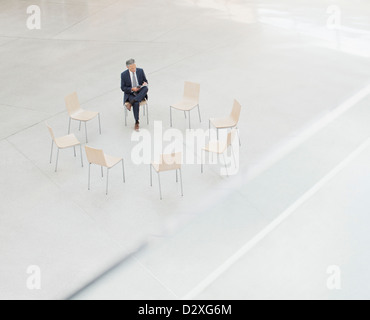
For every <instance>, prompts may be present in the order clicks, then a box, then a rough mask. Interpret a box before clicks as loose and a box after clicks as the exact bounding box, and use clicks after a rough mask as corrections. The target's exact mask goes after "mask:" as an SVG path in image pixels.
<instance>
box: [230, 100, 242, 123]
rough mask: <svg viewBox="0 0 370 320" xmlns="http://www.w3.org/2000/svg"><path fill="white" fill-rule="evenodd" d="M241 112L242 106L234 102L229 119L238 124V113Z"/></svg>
mask: <svg viewBox="0 0 370 320" xmlns="http://www.w3.org/2000/svg"><path fill="white" fill-rule="evenodd" d="M241 110H242V106H241V105H240V103H239V102H238V101H237V100H234V106H233V110H232V111H231V115H230V117H231V118H232V119H233V120H234V121H235V123H236V124H238V123H239V118H240V112H241Z"/></svg>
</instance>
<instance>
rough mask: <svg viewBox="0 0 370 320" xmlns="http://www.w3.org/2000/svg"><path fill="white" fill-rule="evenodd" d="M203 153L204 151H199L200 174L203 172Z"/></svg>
mask: <svg viewBox="0 0 370 320" xmlns="http://www.w3.org/2000/svg"><path fill="white" fill-rule="evenodd" d="M203 153H204V154H205V153H206V152H205V150H203V149H202V150H201V153H200V159H201V160H200V172H201V173H203V172H204V161H203V160H204V158H203Z"/></svg>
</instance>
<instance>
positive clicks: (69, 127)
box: [68, 117, 72, 134]
mask: <svg viewBox="0 0 370 320" xmlns="http://www.w3.org/2000/svg"><path fill="white" fill-rule="evenodd" d="M71 121H72V119H71V117H70V118H69V124H68V134H70V133H71Z"/></svg>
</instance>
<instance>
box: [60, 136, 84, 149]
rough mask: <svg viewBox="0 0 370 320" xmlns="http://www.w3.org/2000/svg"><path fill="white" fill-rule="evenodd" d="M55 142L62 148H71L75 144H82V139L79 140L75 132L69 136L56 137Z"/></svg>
mask: <svg viewBox="0 0 370 320" xmlns="http://www.w3.org/2000/svg"><path fill="white" fill-rule="evenodd" d="M55 144H56V145H57V146H58V148H60V149H65V148H70V147H74V146H78V145H80V144H81V143H80V141H78V140H77V138H76V136H75V135H74V134H70V135H68V136H64V137H60V138H56V139H55Z"/></svg>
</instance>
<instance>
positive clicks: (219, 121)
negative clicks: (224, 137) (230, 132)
mask: <svg viewBox="0 0 370 320" xmlns="http://www.w3.org/2000/svg"><path fill="white" fill-rule="evenodd" d="M210 121H211V123H212V124H213V126H215V127H216V128H218V129H223V128H232V127H235V126H236V125H237V123H236V122H235V120H233V119H232V118H230V117H229V118H213V119H210Z"/></svg>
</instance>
